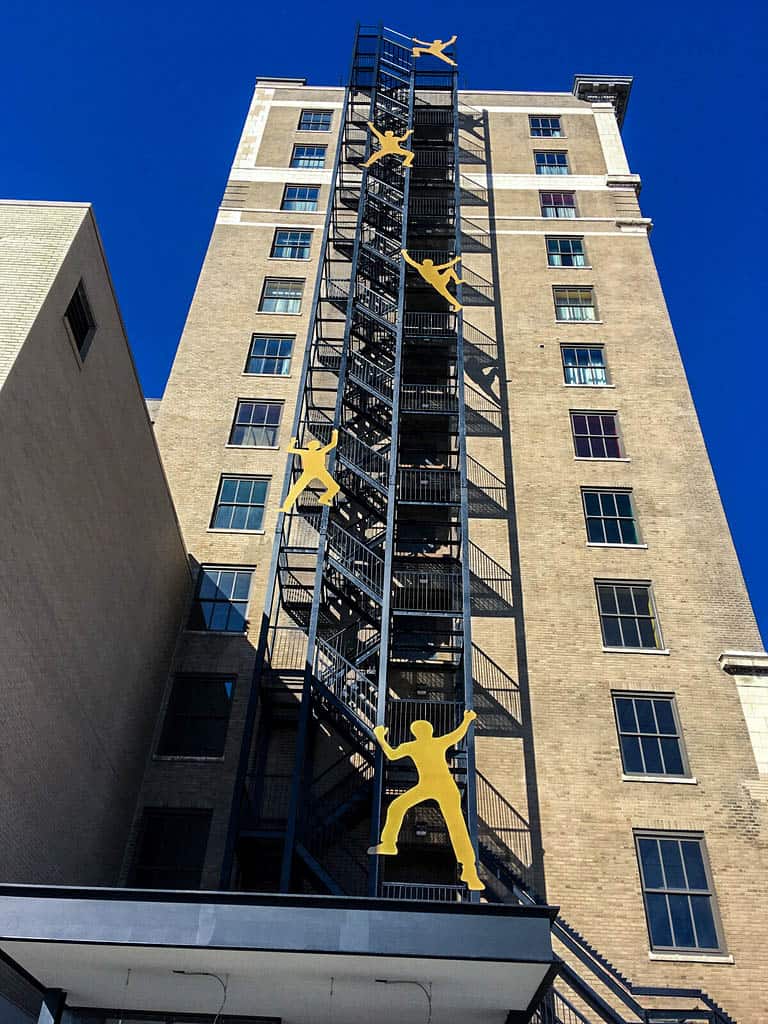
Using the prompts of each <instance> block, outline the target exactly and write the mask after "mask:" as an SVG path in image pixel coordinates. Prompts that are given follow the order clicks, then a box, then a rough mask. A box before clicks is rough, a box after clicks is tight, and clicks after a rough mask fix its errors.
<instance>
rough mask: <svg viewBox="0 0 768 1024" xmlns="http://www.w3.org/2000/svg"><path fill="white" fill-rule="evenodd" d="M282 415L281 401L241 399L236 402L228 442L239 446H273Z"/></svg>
mask: <svg viewBox="0 0 768 1024" xmlns="http://www.w3.org/2000/svg"><path fill="white" fill-rule="evenodd" d="M282 415H283V403H282V402H260V401H258V400H253V399H245V400H244V399H241V400H240V401H239V402H238V403H237V410H236V412H235V419H234V422H233V423H232V430H231V431H230V434H229V443H230V444H232V445H237V446H238V447H240V448H275V447H276V446H277V438H278V435H279V433H280V419H281V417H282Z"/></svg>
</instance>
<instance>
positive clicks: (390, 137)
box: [362, 121, 413, 167]
mask: <svg viewBox="0 0 768 1024" xmlns="http://www.w3.org/2000/svg"><path fill="white" fill-rule="evenodd" d="M368 127H369V128H370V129H371V131H372V132H373V134H374V135H375V136H376V138H377V139H378V140H379V145H380V146H381V149H377V150H376V152H375V153H371V155H370V157H369V158H368V159H367V160H366V161H365V163H364V164H363V165H362V166H363V167H370V166H371V164H375V163H376V161H377V160H381V158H382V157H383V156H403V157H405V159H404V160H403V167H410V166H411V164H412V163H413V152H412V151H411V150H410V149H402V148H401V146H400V143H401V142H405V140H406V139H407V138H408V136H409V135H413V128H409V129H408V131H407V132H406V133H405V135H395V133H394V132H389V131H388V132H380V131H379V129H378V128H377V127H376V126H375V125H373V124H372V123H371V122H370V121H369V122H368Z"/></svg>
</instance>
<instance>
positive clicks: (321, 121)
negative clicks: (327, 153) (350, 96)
mask: <svg viewBox="0 0 768 1024" xmlns="http://www.w3.org/2000/svg"><path fill="white" fill-rule="evenodd" d="M332 120H333V111H332V110H302V112H301V117H300V118H299V128H298V130H299V131H300V132H329V131H330V130H331V121H332Z"/></svg>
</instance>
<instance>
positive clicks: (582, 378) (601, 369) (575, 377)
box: [560, 345, 608, 387]
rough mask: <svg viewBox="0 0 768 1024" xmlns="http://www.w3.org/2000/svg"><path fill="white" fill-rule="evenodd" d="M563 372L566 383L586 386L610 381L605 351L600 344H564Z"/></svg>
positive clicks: (562, 352) (562, 351)
mask: <svg viewBox="0 0 768 1024" xmlns="http://www.w3.org/2000/svg"><path fill="white" fill-rule="evenodd" d="M560 352H561V355H562V358H563V374H564V376H565V383H566V384H581V385H584V386H585V387H586V386H595V385H601V384H602V385H605V384H607V383H608V368H607V366H606V363H605V351H604V350H603V348H602V347H600V346H598V345H563V346H562V348H561V349H560Z"/></svg>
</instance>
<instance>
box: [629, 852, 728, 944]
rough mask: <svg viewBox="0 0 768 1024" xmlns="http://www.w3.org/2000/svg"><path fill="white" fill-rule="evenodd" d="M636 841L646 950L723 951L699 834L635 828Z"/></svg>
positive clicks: (711, 887)
mask: <svg viewBox="0 0 768 1024" xmlns="http://www.w3.org/2000/svg"><path fill="white" fill-rule="evenodd" d="M635 842H636V844H637V859H638V861H639V864H640V880H641V882H642V886H643V901H644V903H645V916H646V921H647V924H648V935H649V937H650V940H651V949H654V950H659V951H666V952H688V953H701V952H705V953H717V952H722V951H723V949H724V944H723V941H722V937H721V934H720V928H719V922H718V919H717V907H716V902H715V894H714V891H713V886H712V881H711V877H710V872H709V865H708V863H707V857H706V851H705V849H704V838H703V836H701V835H697V834H690V833H685V832H683V833H680V832H658V833H645V832H636V833H635Z"/></svg>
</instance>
